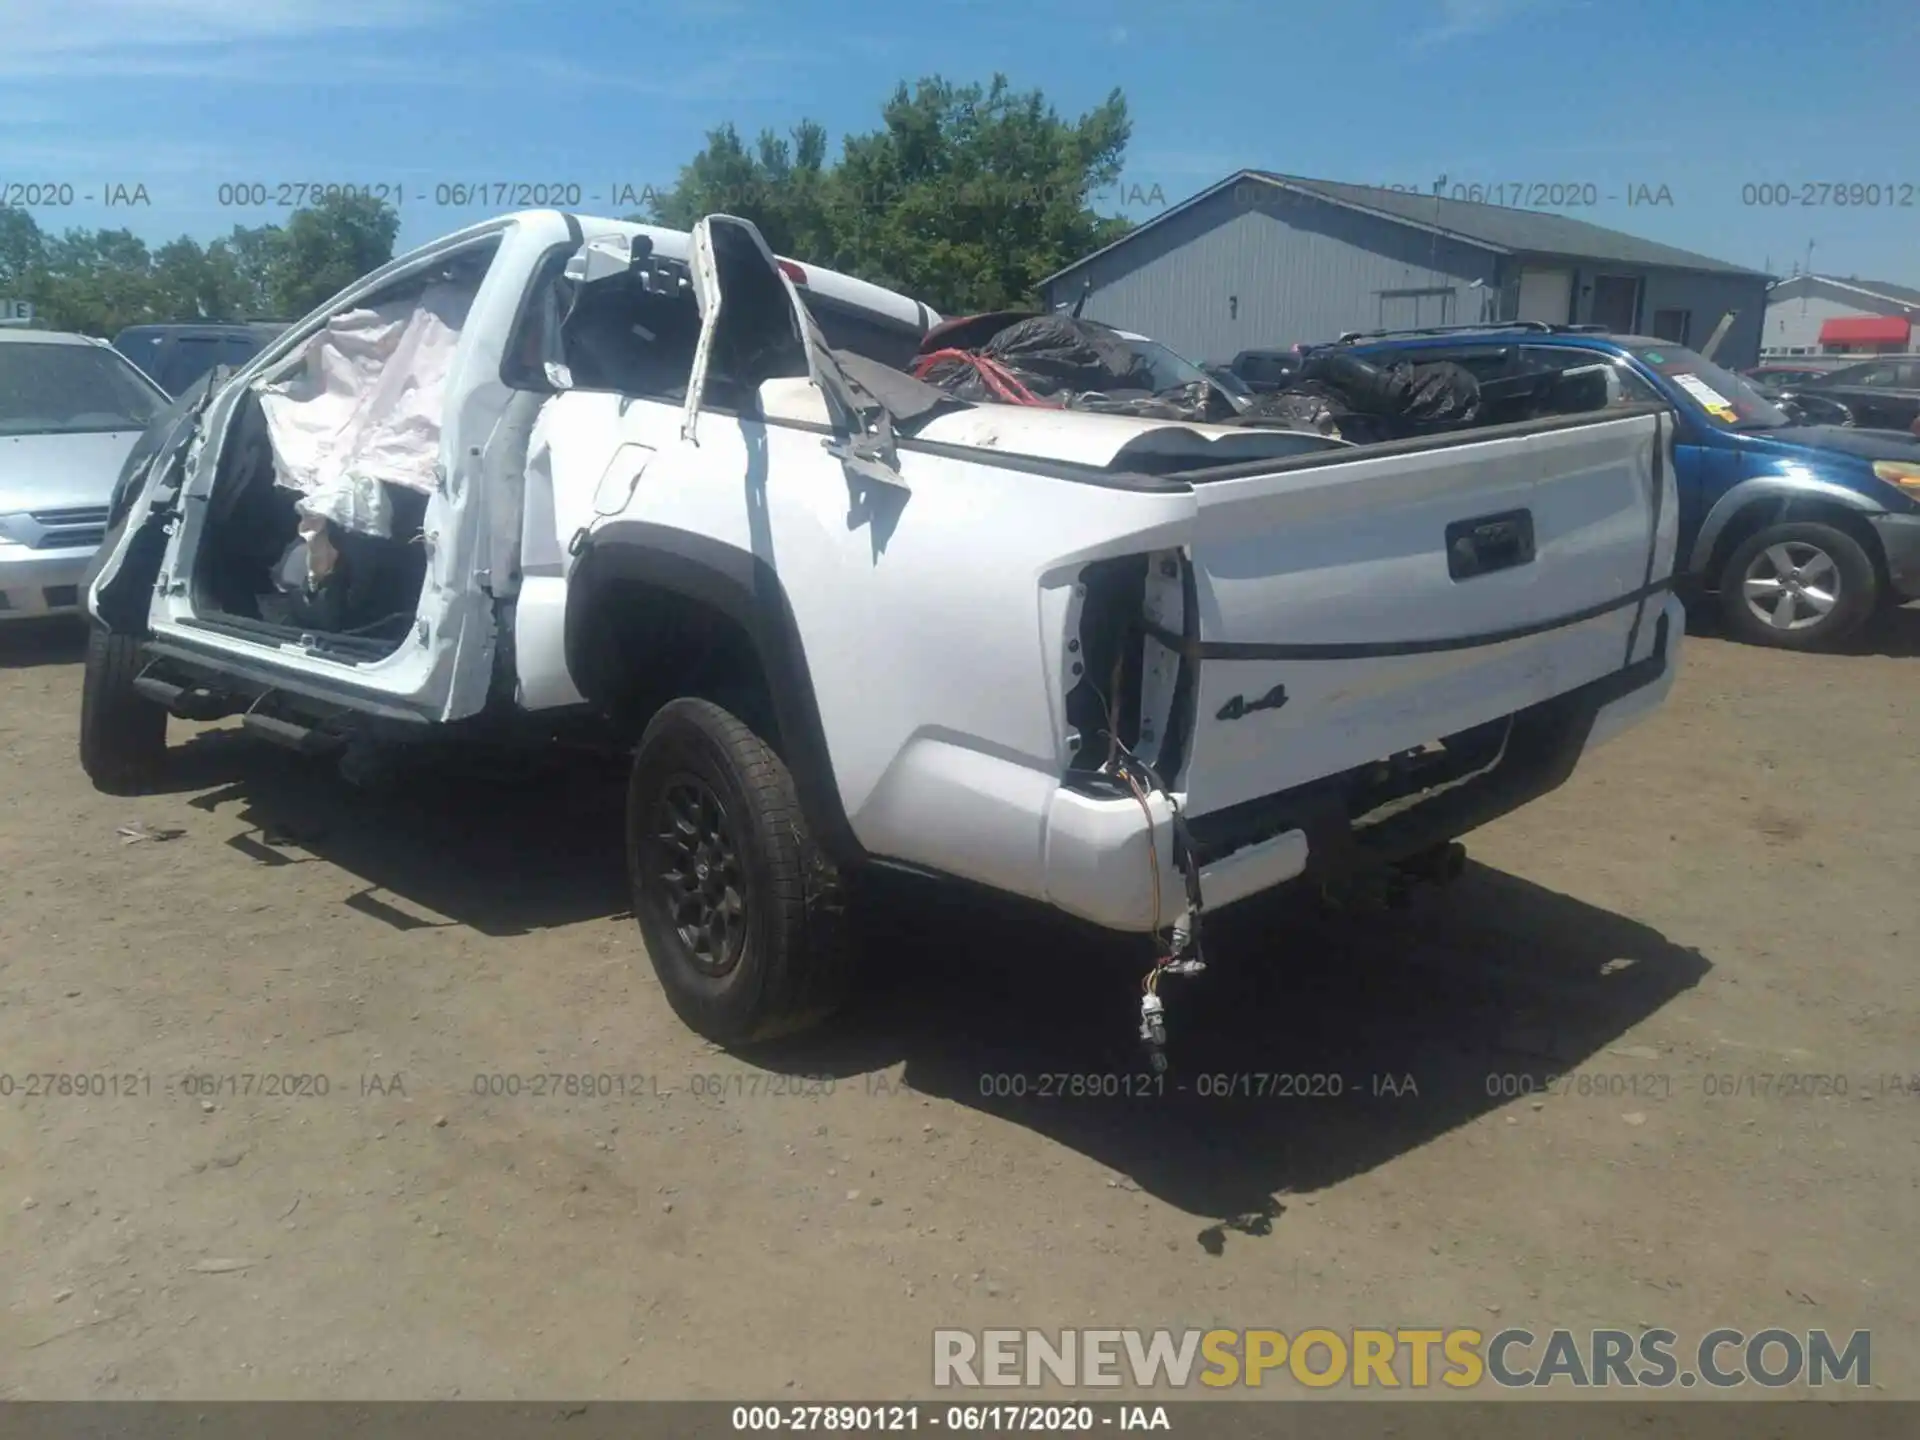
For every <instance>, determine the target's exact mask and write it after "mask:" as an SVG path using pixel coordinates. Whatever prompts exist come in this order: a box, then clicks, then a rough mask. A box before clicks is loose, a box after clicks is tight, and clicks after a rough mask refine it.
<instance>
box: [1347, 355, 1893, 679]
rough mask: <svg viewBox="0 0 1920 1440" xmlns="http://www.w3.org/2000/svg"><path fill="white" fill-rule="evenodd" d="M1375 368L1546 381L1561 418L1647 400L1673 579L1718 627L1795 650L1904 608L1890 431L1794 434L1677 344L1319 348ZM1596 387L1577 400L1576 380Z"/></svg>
mask: <svg viewBox="0 0 1920 1440" xmlns="http://www.w3.org/2000/svg"><path fill="white" fill-rule="evenodd" d="M1333 348H1335V349H1337V350H1339V351H1341V352H1343V353H1351V354H1355V355H1358V356H1361V357H1362V358H1365V359H1368V360H1371V361H1374V362H1375V363H1387V362H1390V361H1395V360H1400V361H1410V362H1433V361H1439V360H1448V361H1452V362H1454V363H1455V364H1458V365H1461V366H1463V367H1465V368H1466V369H1468V370H1470V371H1472V372H1473V374H1474V375H1475V376H1476V377H1477V378H1478V379H1479V380H1480V381H1481V384H1482V386H1483V388H1485V389H1487V390H1489V391H1496V390H1498V389H1499V388H1501V387H1507V388H1508V389H1510V390H1523V389H1525V388H1527V387H1529V386H1532V385H1535V384H1538V383H1542V382H1543V381H1546V380H1551V381H1552V383H1553V384H1554V385H1556V386H1564V388H1565V394H1566V399H1565V401H1564V403H1565V404H1566V405H1567V406H1569V407H1572V406H1578V405H1581V404H1593V405H1596V406H1604V405H1607V404H1621V403H1633V402H1636V401H1649V400H1652V401H1659V402H1662V403H1665V404H1668V405H1671V406H1672V407H1673V409H1674V411H1675V412H1676V413H1677V414H1678V415H1679V417H1680V430H1679V433H1678V434H1677V435H1676V436H1675V437H1674V450H1673V455H1674V464H1675V466H1676V469H1677V471H1678V475H1677V479H1678V481H1679V497H1680V553H1681V557H1682V559H1681V563H1680V567H1679V568H1680V569H1681V571H1682V572H1683V573H1684V574H1686V575H1687V576H1688V577H1689V578H1690V579H1691V580H1692V582H1693V583H1694V584H1695V585H1696V586H1697V587H1698V588H1699V589H1701V590H1702V591H1705V592H1708V593H1714V594H1717V596H1718V601H1719V605H1720V609H1721V612H1722V613H1723V615H1724V616H1725V617H1726V620H1727V623H1728V625H1729V627H1730V628H1731V629H1732V631H1733V632H1734V633H1735V634H1737V635H1739V636H1741V637H1742V638H1744V639H1747V640H1750V641H1754V642H1757V643H1759V644H1763V645H1777V646H1783V647H1786V648H1789V649H1796V650H1818V649H1828V648H1832V647H1833V646H1836V645H1840V644H1842V643H1844V642H1845V641H1846V640H1847V639H1848V638H1849V637H1851V636H1852V635H1854V634H1855V633H1856V632H1857V631H1858V630H1859V629H1860V628H1861V627H1862V626H1863V625H1865V624H1866V623H1867V622H1868V621H1869V620H1870V619H1871V618H1872V617H1873V616H1874V614H1875V612H1876V611H1877V610H1878V609H1879V608H1880V607H1881V606H1882V605H1883V604H1884V603H1888V602H1895V603H1897V602H1899V601H1904V600H1911V599H1916V598H1920V443H1916V442H1915V440H1914V438H1913V437H1912V436H1909V435H1907V434H1904V433H1902V432H1898V431H1878V430H1869V429H1861V428H1847V427H1842V426H1837V425H1815V424H1798V423H1796V422H1795V420H1794V418H1793V416H1792V415H1790V414H1789V413H1787V412H1786V411H1785V410H1783V409H1782V408H1781V407H1780V406H1778V405H1776V404H1775V403H1774V402H1773V401H1771V400H1770V399H1768V398H1767V397H1766V396H1765V395H1764V394H1762V393H1761V392H1760V391H1758V390H1757V389H1755V388H1754V387H1753V386H1752V385H1751V384H1749V383H1748V382H1747V381H1746V380H1744V379H1743V378H1741V377H1740V376H1738V375H1735V374H1732V373H1731V372H1729V371H1727V370H1723V369H1722V368H1721V367H1719V366H1718V365H1715V364H1713V363H1712V362H1711V361H1709V360H1706V359H1704V358H1702V357H1701V356H1699V355H1697V354H1695V353H1694V352H1693V351H1691V350H1689V349H1687V348H1686V347H1684V346H1680V345H1674V344H1671V343H1669V342H1668V341H1665V340H1657V339H1653V338H1651V337H1648V336H1641V335H1613V334H1608V333H1605V332H1595V331H1591V330H1586V329H1579V328H1575V327H1571V326H1551V325H1544V324H1540V323H1537V322H1530V321H1516V322H1514V323H1512V324H1509V325H1496V326H1488V327H1482V328H1475V329H1455V330H1450V331H1447V332H1444V333H1442V332H1437V331H1404V332H1395V333H1385V332H1375V333H1373V334H1369V335H1363V336H1356V337H1354V338H1353V339H1352V340H1351V341H1345V342H1342V344H1341V345H1339V346H1338V347H1333ZM1583 377H1593V378H1595V379H1597V380H1598V381H1599V382H1601V383H1602V385H1603V387H1604V388H1603V389H1602V390H1600V391H1598V392H1596V393H1595V394H1594V395H1593V396H1592V398H1591V400H1588V401H1583V400H1581V398H1580V395H1579V382H1580V381H1581V380H1582V378H1583Z"/></svg>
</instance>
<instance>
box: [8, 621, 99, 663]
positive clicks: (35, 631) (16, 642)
mask: <svg viewBox="0 0 1920 1440" xmlns="http://www.w3.org/2000/svg"><path fill="white" fill-rule="evenodd" d="M86 653H87V628H86V626H85V625H84V624H82V623H81V622H80V621H78V620H75V619H73V618H71V617H69V616H64V615H63V616H56V617H54V618H52V619H47V620H10V621H8V622H7V623H6V624H4V625H0V670H26V669H30V668H31V667H33V666H36V665H72V664H75V663H77V662H78V661H81V660H84V659H85V658H86Z"/></svg>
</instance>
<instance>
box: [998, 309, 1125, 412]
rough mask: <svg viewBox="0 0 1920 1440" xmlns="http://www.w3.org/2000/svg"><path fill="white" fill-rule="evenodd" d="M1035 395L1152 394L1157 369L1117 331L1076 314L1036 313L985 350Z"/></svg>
mask: <svg viewBox="0 0 1920 1440" xmlns="http://www.w3.org/2000/svg"><path fill="white" fill-rule="evenodd" d="M980 353H981V354H983V355H986V356H987V357H988V358H990V359H993V360H997V361H998V362H999V363H1000V364H1002V365H1004V366H1005V367H1006V368H1007V369H1008V370H1010V371H1012V372H1013V373H1014V375H1016V376H1017V377H1018V378H1019V379H1020V381H1021V383H1022V384H1024V385H1025V386H1026V387H1027V388H1028V389H1029V390H1031V391H1033V392H1034V393H1035V394H1036V395H1055V394H1058V393H1059V392H1060V391H1062V390H1072V391H1075V392H1080V391H1088V390H1092V391H1099V392H1101V393H1108V394H1110V393H1112V392H1113V391H1116V390H1122V391H1124V390H1134V391H1143V392H1146V393H1148V394H1151V393H1152V392H1153V378H1154V377H1153V370H1152V367H1151V366H1149V365H1148V363H1147V361H1146V359H1145V357H1143V356H1141V355H1140V354H1139V353H1138V352H1136V351H1135V350H1134V349H1133V347H1132V346H1130V345H1128V344H1127V342H1126V341H1125V340H1122V339H1121V338H1120V337H1119V336H1118V335H1116V334H1115V333H1114V332H1113V331H1112V330H1109V329H1108V328H1107V327H1106V326H1104V325H1096V324H1094V323H1093V322H1092V321H1089V320H1076V319H1074V318H1073V317H1072V316H1071V315H1036V316H1034V317H1033V318H1032V319H1030V320H1021V321H1017V322H1016V323H1014V324H1012V325H1009V326H1007V328H1006V329H1004V330H1001V331H999V332H997V333H996V334H995V335H994V336H993V338H992V339H991V340H989V341H987V343H986V344H984V345H982V346H981V347H980Z"/></svg>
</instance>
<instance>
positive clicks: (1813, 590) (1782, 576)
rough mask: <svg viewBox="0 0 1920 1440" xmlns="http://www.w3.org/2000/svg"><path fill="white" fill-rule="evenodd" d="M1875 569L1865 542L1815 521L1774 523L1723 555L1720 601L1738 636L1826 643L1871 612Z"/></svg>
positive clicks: (1813, 645) (1795, 644) (1820, 646)
mask: <svg viewBox="0 0 1920 1440" xmlns="http://www.w3.org/2000/svg"><path fill="white" fill-rule="evenodd" d="M1879 601H1880V577H1879V574H1878V573H1877V572H1876V571H1875V569H1874V565H1873V558H1872V557H1871V556H1870V555H1868V554H1867V552H1866V548H1865V547H1864V546H1862V545H1861V543H1860V542H1859V541H1858V540H1856V539H1854V538H1853V536H1851V535H1849V534H1848V533H1847V532H1846V531H1845V530H1842V529H1840V528H1839V527H1838V526H1834V525H1827V524H1823V523H1821V522H1819V521H1811V520H1809V521H1798V522H1794V523H1791V524H1786V525H1773V526H1770V527H1768V528H1767V529H1765V530H1762V531H1760V532H1759V533H1758V534H1757V535H1754V536H1751V537H1750V538H1749V539H1747V540H1746V541H1745V542H1744V543H1742V544H1741V545H1739V546H1738V547H1736V548H1735V550H1734V552H1733V554H1732V555H1730V556H1728V557H1727V564H1726V568H1725V569H1724V570H1723V571H1722V572H1721V575H1720V608H1721V611H1722V612H1723V613H1724V614H1725V616H1726V619H1727V625H1728V628H1729V629H1731V630H1732V631H1733V632H1734V633H1735V634H1736V635H1738V636H1739V637H1740V638H1741V639H1743V640H1748V641H1751V642H1753V643H1754V644H1758V645H1774V646H1779V647H1781V648H1783V649H1787V650H1831V649H1833V648H1835V647H1836V646H1838V645H1840V644H1842V643H1844V642H1845V641H1846V640H1847V639H1848V638H1849V637H1850V636H1852V635H1853V634H1854V633H1855V632H1856V631H1857V630H1859V628H1860V627H1861V626H1862V625H1863V624H1865V623H1866V621H1867V620H1869V619H1870V618H1872V616H1873V613H1874V610H1875V609H1876V607H1877V606H1878V605H1879Z"/></svg>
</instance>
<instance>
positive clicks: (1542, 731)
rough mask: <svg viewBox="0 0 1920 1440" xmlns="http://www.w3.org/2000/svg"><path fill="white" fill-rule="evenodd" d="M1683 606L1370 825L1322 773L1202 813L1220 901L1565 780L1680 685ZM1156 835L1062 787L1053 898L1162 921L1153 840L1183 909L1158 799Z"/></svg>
mask: <svg viewBox="0 0 1920 1440" xmlns="http://www.w3.org/2000/svg"><path fill="white" fill-rule="evenodd" d="M1684 635H1685V612H1684V610H1683V609H1682V608H1681V604H1680V601H1679V600H1677V599H1675V598H1673V597H1671V596H1669V597H1668V599H1667V601H1666V603H1665V605H1664V607H1663V609H1662V611H1661V613H1660V615H1659V618H1658V620H1657V621H1656V629H1655V641H1654V645H1653V649H1652V653H1651V654H1649V655H1648V656H1647V657H1646V658H1645V659H1643V660H1641V661H1639V662H1637V663H1635V664H1633V665H1629V666H1626V667H1625V668H1623V669H1621V670H1618V671H1616V672H1614V673H1613V674H1611V675H1608V676H1606V677H1604V678H1603V679H1600V680H1597V681H1595V682H1593V683H1592V684H1590V685H1585V686H1582V687H1581V688H1579V689H1577V690H1572V691H1569V692H1567V693H1566V694H1563V695H1559V696H1556V697H1555V698H1554V699H1552V700H1549V701H1546V702H1545V703H1543V704H1540V705H1536V706H1533V707H1531V708H1530V709H1528V710H1525V711H1522V712H1521V713H1519V714H1518V715H1515V716H1514V717H1513V720H1512V729H1511V731H1510V732H1509V733H1508V735H1507V739H1506V746H1505V749H1504V751H1503V752H1501V758H1500V759H1499V761H1498V762H1497V763H1496V764H1494V765H1493V766H1491V768H1489V769H1487V770H1485V771H1483V772H1482V773H1479V774H1477V775H1474V776H1472V778H1469V779H1464V780H1462V781H1461V782H1460V783H1459V784H1457V785H1455V786H1454V787H1453V788H1450V789H1445V790H1442V791H1440V792H1439V793H1436V794H1434V795H1432V796H1431V797H1430V798H1428V799H1425V800H1422V801H1420V802H1419V803H1417V804H1414V805H1412V806H1411V808H1407V809H1403V810H1401V811H1399V812H1398V813H1396V814H1392V815H1391V816H1390V818H1387V819H1383V820H1379V821H1377V822H1376V823H1371V824H1369V823H1366V821H1365V817H1358V818H1360V820H1361V823H1359V824H1357V825H1356V823H1355V820H1356V817H1355V816H1353V815H1352V814H1351V813H1350V812H1349V806H1350V803H1351V802H1350V798H1349V792H1348V791H1347V790H1346V789H1345V788H1344V786H1343V781H1344V780H1345V777H1340V776H1334V777H1329V779H1327V780H1323V781H1315V782H1313V783H1312V784H1309V785H1304V786H1301V787H1300V788H1299V789H1297V790H1294V791H1290V792H1287V793H1285V794H1282V795H1274V796H1267V797H1263V798H1262V799H1259V800H1256V801H1251V802H1249V803H1248V804H1245V805H1240V806H1235V807H1233V808H1232V809H1229V810H1224V811H1221V812H1218V813H1216V814H1213V815H1207V816H1202V817H1200V818H1198V819H1196V820H1194V821H1192V822H1191V824H1190V826H1189V830H1190V833H1191V834H1192V837H1193V841H1194V845H1195V851H1196V856H1197V858H1198V859H1199V860H1200V862H1201V869H1200V885H1201V899H1202V901H1203V903H1204V904H1205V905H1206V906H1207V908H1208V909H1218V908H1220V907H1222V906H1225V905H1230V904H1232V903H1234V902H1235V901H1237V900H1242V899H1245V898H1247V897H1249V896H1252V895H1255V894H1258V893H1260V892H1262V891H1265V890H1270V889H1273V888H1274V887H1276V886H1279V885H1283V884H1286V883H1288V882H1290V881H1293V880H1298V879H1302V878H1306V879H1314V880H1333V879H1338V878H1340V877H1341V876H1343V875H1348V874H1352V873H1354V872H1356V871H1360V870H1366V869H1371V868H1373V867H1375V866H1378V865H1381V864H1392V863H1393V862H1395V861H1399V860H1404V859H1406V858H1408V857H1410V856H1412V855H1415V854H1418V853H1419V852H1421V851H1423V850H1426V849H1428V848H1430V847H1431V846H1434V845H1439V844H1443V843H1445V842H1446V841H1449V840H1454V839H1457V838H1459V837H1460V836H1462V835H1465V834H1466V833H1467V832H1468V831H1470V830H1475V829H1478V828H1479V827H1480V826H1482V825H1485V824H1487V823H1488V822H1489V821H1492V820H1496V819H1498V818H1499V817H1501V816H1502V815H1506V814H1509V813H1511V812H1512V811H1514V810H1517V809H1519V808H1520V807H1521V806H1523V805H1525V804H1527V803H1529V802H1530V801H1533V800H1536V799H1538V798H1539V797H1540V796H1542V795H1545V794H1547V793H1548V792H1549V791H1552V790H1555V789H1557V788H1559V786H1560V785H1562V784H1563V783H1565V781H1566V779H1567V777H1568V776H1569V775H1570V774H1572V773H1573V770H1574V767H1575V766H1576V765H1577V764H1578V763H1579V761H1580V758H1581V756H1582V755H1584V754H1585V753H1586V752H1587V751H1588V750H1590V749H1592V748H1593V747H1594V746H1596V745H1600V744H1603V743H1605V742H1606V741H1607V740H1610V739H1612V738H1613V737H1614V736H1616V735H1618V734H1620V733H1621V732H1622V731H1624V730H1626V729H1627V728H1629V727H1630V726H1632V725H1634V724H1636V723H1637V722H1639V721H1640V720H1642V719H1644V718H1646V716H1648V715H1649V714H1651V713H1652V712H1653V711H1654V710H1656V709H1658V708H1659V707H1660V705H1661V704H1662V703H1664V702H1665V700H1666V698H1667V695H1668V693H1669V691H1671V690H1672V688H1673V680H1674V676H1675V673H1676V671H1677V666H1678V661H1679V653H1680V648H1681V645H1682V644H1683V637H1684ZM1150 803H1151V805H1152V808H1153V809H1154V812H1155V813H1154V816H1153V831H1152V844H1151V847H1150V846H1149V843H1148V840H1149V834H1148V826H1147V817H1146V815H1144V814H1143V813H1142V811H1141V807H1140V805H1139V803H1138V802H1137V801H1133V800H1126V801H1111V800H1101V799H1096V798H1093V797H1089V796H1085V795H1081V794H1077V793H1075V792H1072V791H1066V790H1062V791H1058V792H1056V794H1055V797H1054V800H1053V804H1052V806H1051V809H1050V812H1049V815H1048V824H1047V840H1046V847H1045V864H1044V867H1043V874H1044V880H1045V890H1046V893H1045V895H1044V896H1043V897H1041V898H1044V899H1046V900H1047V901H1048V902H1049V903H1051V904H1054V905H1056V906H1058V907H1059V908H1061V909H1063V910H1067V911H1069V912H1070V913H1072V914H1075V915H1079V916H1081V917H1083V918H1085V919H1088V920H1092V921H1094V922H1095V923H1096V924H1100V925H1104V926H1106V927H1108V928H1109V929H1114V930H1128V931H1138V930H1146V929H1149V928H1151V926H1152V918H1151V917H1152V895H1151V884H1150V882H1149V878H1148V877H1149V874H1150V869H1151V863H1152V862H1151V861H1150V859H1149V850H1150V849H1151V851H1152V852H1153V854H1154V855H1155V856H1157V858H1158V860H1159V868H1160V872H1161V896H1162V920H1163V923H1169V924H1170V923H1171V922H1172V920H1173V918H1174V916H1175V915H1176V914H1177V913H1178V912H1179V911H1180V910H1181V909H1182V908H1184V905H1185V895H1184V890H1183V888H1182V884H1181V881H1180V879H1179V877H1178V875H1177V873H1176V872H1175V870H1174V868H1173V865H1172V858H1171V853H1172V843H1173V841H1172V827H1171V816H1170V815H1169V814H1168V813H1167V809H1166V805H1165V802H1164V801H1162V800H1160V799H1158V797H1155V798H1154V800H1153V801H1152V802H1150Z"/></svg>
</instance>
